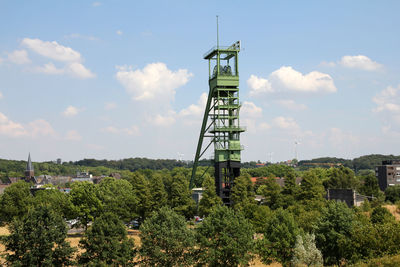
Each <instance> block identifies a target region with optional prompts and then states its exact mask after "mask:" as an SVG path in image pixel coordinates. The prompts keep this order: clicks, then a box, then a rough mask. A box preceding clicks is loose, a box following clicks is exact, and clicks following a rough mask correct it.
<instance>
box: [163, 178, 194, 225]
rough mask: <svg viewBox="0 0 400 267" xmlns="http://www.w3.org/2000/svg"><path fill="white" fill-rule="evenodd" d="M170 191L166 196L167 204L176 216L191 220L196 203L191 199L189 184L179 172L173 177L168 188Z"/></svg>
mask: <svg viewBox="0 0 400 267" xmlns="http://www.w3.org/2000/svg"><path fill="white" fill-rule="evenodd" d="M168 188H169V189H170V191H169V194H168V204H169V205H170V207H171V208H172V209H173V210H174V211H175V212H176V213H178V214H180V215H183V216H185V217H186V218H191V217H193V215H194V211H195V209H196V203H195V202H194V200H193V199H192V195H191V192H190V190H189V182H188V180H187V179H186V178H185V176H184V175H183V173H181V172H177V173H176V174H175V176H173V178H172V181H170V184H169V186H168Z"/></svg>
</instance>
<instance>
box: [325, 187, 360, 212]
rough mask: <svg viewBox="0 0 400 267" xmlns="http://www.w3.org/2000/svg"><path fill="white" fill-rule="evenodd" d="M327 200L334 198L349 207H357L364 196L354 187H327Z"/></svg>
mask: <svg viewBox="0 0 400 267" xmlns="http://www.w3.org/2000/svg"><path fill="white" fill-rule="evenodd" d="M326 199H327V200H336V201H340V202H344V203H346V204H347V206H348V207H349V208H351V207H354V206H356V207H358V206H361V204H362V203H363V202H364V200H365V196H362V195H359V194H357V192H356V191H355V190H354V189H333V188H331V189H328V191H327V193H326Z"/></svg>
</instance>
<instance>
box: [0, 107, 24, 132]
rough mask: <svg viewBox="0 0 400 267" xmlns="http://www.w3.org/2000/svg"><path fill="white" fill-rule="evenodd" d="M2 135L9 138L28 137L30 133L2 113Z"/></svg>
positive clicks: (0, 130)
mask: <svg viewBox="0 0 400 267" xmlns="http://www.w3.org/2000/svg"><path fill="white" fill-rule="evenodd" d="M0 134H1V135H6V136H9V137H19V136H26V135H27V134H28V133H27V131H26V130H25V128H24V126H22V124H20V123H16V122H13V121H11V120H9V119H8V118H7V116H6V115H4V114H3V113H1V112H0Z"/></svg>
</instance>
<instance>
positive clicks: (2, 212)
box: [0, 181, 33, 222]
mask: <svg viewBox="0 0 400 267" xmlns="http://www.w3.org/2000/svg"><path fill="white" fill-rule="evenodd" d="M29 188H30V185H29V184H28V183H26V182H24V181H19V182H17V183H14V184H12V185H10V186H9V187H7V188H6V189H5V190H4V193H3V194H2V195H1V198H0V221H1V222H11V221H12V220H13V218H22V216H24V215H25V214H26V213H27V212H28V210H29V208H30V207H32V205H33V197H32V195H31V193H30V190H29Z"/></svg>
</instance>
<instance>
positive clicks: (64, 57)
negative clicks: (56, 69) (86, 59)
mask: <svg viewBox="0 0 400 267" xmlns="http://www.w3.org/2000/svg"><path fill="white" fill-rule="evenodd" d="M21 44H22V45H24V46H26V47H28V48H29V49H31V50H32V51H34V52H35V53H37V54H39V55H41V56H44V57H47V58H51V59H54V60H57V61H65V62H76V61H81V54H80V53H79V52H77V51H75V50H73V49H72V48H70V47H66V46H63V45H60V44H58V43H57V42H56V41H53V42H47V41H42V40H40V39H30V38H24V39H23V40H22V43H21Z"/></svg>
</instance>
